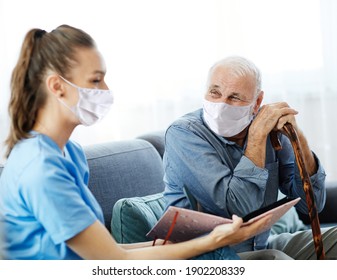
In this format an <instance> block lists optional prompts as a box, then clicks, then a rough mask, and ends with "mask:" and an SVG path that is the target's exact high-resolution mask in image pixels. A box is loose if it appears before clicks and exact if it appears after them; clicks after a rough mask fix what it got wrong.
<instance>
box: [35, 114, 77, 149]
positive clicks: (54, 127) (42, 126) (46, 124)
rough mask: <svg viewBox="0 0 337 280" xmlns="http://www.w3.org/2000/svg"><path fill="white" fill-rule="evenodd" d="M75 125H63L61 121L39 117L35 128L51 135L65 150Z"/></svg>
mask: <svg viewBox="0 0 337 280" xmlns="http://www.w3.org/2000/svg"><path fill="white" fill-rule="evenodd" d="M74 128H75V127H70V126H69V125H68V126H67V125H62V124H61V123H60V121H51V120H50V119H48V118H38V119H37V120H36V122H35V125H34V127H33V130H34V131H36V132H39V133H41V134H44V135H47V136H48V137H50V138H51V139H52V140H53V141H54V142H55V143H56V144H57V145H58V146H59V148H60V149H61V151H63V149H64V146H65V145H66V143H67V142H68V140H69V138H70V136H71V134H72V132H73V130H74Z"/></svg>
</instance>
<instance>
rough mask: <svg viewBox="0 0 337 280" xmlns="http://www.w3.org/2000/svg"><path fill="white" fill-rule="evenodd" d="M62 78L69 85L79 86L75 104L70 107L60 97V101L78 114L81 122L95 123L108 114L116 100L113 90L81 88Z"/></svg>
mask: <svg viewBox="0 0 337 280" xmlns="http://www.w3.org/2000/svg"><path fill="white" fill-rule="evenodd" d="M60 77H61V76H60ZM61 78H62V79H63V80H64V81H65V82H66V83H68V84H69V85H71V86H73V87H75V88H77V91H78V102H77V104H76V105H75V106H72V107H69V106H68V105H67V104H65V103H64V102H63V101H62V100H60V99H59V101H60V102H61V103H62V104H63V105H65V106H66V107H67V108H68V109H70V111H72V112H73V113H74V114H75V115H76V117H77V118H78V119H79V120H80V122H81V124H83V125H85V126H89V125H93V124H94V123H96V122H97V121H99V120H101V119H103V118H104V117H105V116H106V115H107V113H108V112H109V110H110V107H111V105H112V104H113V101H114V98H113V94H112V91H111V90H107V89H97V88H81V87H79V86H77V85H75V84H73V83H71V82H69V81H68V80H66V79H65V78H63V77H61Z"/></svg>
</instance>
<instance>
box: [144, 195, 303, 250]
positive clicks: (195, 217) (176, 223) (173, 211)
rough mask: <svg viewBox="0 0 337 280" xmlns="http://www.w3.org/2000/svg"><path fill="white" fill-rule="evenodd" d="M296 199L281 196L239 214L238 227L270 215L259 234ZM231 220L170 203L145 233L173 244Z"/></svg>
mask: <svg viewBox="0 0 337 280" xmlns="http://www.w3.org/2000/svg"><path fill="white" fill-rule="evenodd" d="M300 199H301V198H299V197H298V198H288V197H285V198H283V199H281V200H278V201H276V202H275V203H272V204H270V205H268V206H266V207H262V208H260V209H258V210H256V211H253V212H251V213H249V214H248V215H246V216H244V217H242V219H243V224H242V226H243V227H244V226H247V225H249V224H251V223H254V222H255V221H257V220H259V219H261V218H262V217H265V216H266V215H269V214H270V215H271V219H270V221H269V223H267V224H266V225H265V226H264V227H263V228H261V231H260V232H259V233H261V232H263V231H266V230H268V229H269V228H271V227H272V225H273V224H275V223H276V222H277V221H278V220H279V219H280V218H281V217H282V216H283V215H284V214H285V213H286V212H287V211H288V210H289V209H290V208H291V207H292V206H294V205H295V204H296V203H297V202H298V201H299V200H300ZM231 222H232V220H231V219H227V218H223V217H220V216H215V215H212V214H207V213H203V212H198V211H194V210H190V209H185V208H179V207H175V206H170V207H169V208H168V209H167V211H165V213H164V214H163V216H162V217H161V218H160V219H159V220H158V222H157V223H156V224H155V225H154V226H153V228H152V229H151V230H150V231H149V232H148V233H147V237H149V238H153V239H158V238H160V239H165V240H170V241H171V242H174V243H176V242H182V241H186V240H190V239H193V238H196V237H200V236H202V235H204V234H206V233H209V232H211V231H212V230H213V229H214V228H215V227H216V226H218V225H221V224H226V223H231Z"/></svg>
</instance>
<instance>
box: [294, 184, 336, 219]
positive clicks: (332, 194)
mask: <svg viewBox="0 0 337 280" xmlns="http://www.w3.org/2000/svg"><path fill="white" fill-rule="evenodd" d="M325 185H326V202H325V206H324V208H323V210H322V212H320V213H319V214H318V216H319V220H320V223H321V224H332V223H333V224H336V223H337V211H336V210H337V208H336V202H337V182H335V181H330V182H326V184H325ZM298 215H299V217H300V219H301V220H302V221H303V222H304V223H305V224H310V220H309V215H306V214H303V213H300V212H298Z"/></svg>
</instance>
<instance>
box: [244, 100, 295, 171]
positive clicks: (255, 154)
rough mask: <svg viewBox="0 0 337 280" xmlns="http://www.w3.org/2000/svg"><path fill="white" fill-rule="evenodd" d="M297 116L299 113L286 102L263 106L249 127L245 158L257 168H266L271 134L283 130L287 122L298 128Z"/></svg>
mask: <svg viewBox="0 0 337 280" xmlns="http://www.w3.org/2000/svg"><path fill="white" fill-rule="evenodd" d="M296 114H298V112H297V111H296V110H294V109H292V108H290V107H289V105H288V104H287V103H286V102H278V103H272V104H267V105H263V106H262V107H261V109H260V111H259V113H258V114H257V116H256V118H255V119H254V120H253V122H252V124H251V125H250V127H249V130H248V140H247V148H246V151H245V156H246V157H248V158H249V159H250V160H251V161H253V162H254V164H255V165H256V166H259V167H261V168H264V165H265V159H266V143H267V137H268V135H269V133H270V132H271V131H272V130H273V129H276V130H278V129H280V128H282V127H283V126H284V124H285V123H287V122H289V123H291V124H292V125H293V126H294V128H297V124H296V120H295V115H296Z"/></svg>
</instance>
